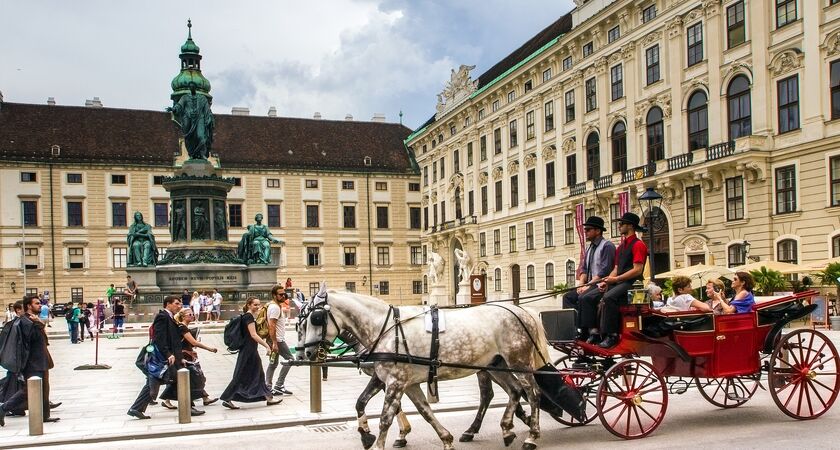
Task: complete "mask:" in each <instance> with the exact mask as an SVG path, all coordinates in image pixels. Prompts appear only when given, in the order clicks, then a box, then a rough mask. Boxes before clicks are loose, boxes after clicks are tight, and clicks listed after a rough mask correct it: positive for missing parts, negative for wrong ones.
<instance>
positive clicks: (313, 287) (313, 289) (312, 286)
mask: <svg viewBox="0 0 840 450" xmlns="http://www.w3.org/2000/svg"><path fill="white" fill-rule="evenodd" d="M320 289H321V287H320V285H319V283H318V282H317V281H316V282H312V283H309V297H314V296H315V295H316V294H317V293H318V291H319V290H320Z"/></svg>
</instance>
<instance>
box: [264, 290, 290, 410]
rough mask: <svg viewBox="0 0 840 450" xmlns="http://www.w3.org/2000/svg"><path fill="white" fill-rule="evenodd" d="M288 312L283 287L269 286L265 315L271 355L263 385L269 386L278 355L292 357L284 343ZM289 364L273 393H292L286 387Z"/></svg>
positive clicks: (282, 370) (277, 362) (278, 358)
mask: <svg viewBox="0 0 840 450" xmlns="http://www.w3.org/2000/svg"><path fill="white" fill-rule="evenodd" d="M288 313H289V299H288V297H286V291H284V290H283V287H282V286H280V285H276V286H274V287H273V288H271V303H269V305H268V311H267V313H266V317H267V318H268V336H269V337H268V343H269V345H270V346H271V355H270V356H269V358H268V369H267V370H266V371H265V385H266V386H269V387H271V385H272V379H273V378H274V371H275V370H277V366H278V365H279V364H280V357H281V356H282V357H283V359H285V360H291V359H293V356H292V352H291V351H289V346H288V345H287V344H286V318H287V316H288ZM289 369H291V366H283V368H282V369H280V375H279V376H278V377H277V383H275V384H274V387H273V388H272V389H271V393H272V394H273V395H292V392H291V391H290V390H288V389H286V375H288V373H289Z"/></svg>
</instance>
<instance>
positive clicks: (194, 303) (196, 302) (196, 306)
mask: <svg viewBox="0 0 840 450" xmlns="http://www.w3.org/2000/svg"><path fill="white" fill-rule="evenodd" d="M190 308H192V310H193V314H194V315H195V320H196V321H198V320H199V317H200V316H201V295H199V293H198V291H193V293H192V298H191V299H190Z"/></svg>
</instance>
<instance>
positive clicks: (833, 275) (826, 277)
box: [814, 263, 840, 298]
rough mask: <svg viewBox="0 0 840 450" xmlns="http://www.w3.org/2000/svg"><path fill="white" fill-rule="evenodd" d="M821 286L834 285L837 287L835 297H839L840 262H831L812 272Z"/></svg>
mask: <svg viewBox="0 0 840 450" xmlns="http://www.w3.org/2000/svg"><path fill="white" fill-rule="evenodd" d="M814 277H815V278H816V279H817V281H819V282H820V285H822V286H834V287H835V288H837V297H838V298H840V263H831V264H829V265H827V266H825V269H823V270H821V271H819V272H817V273H815V274H814Z"/></svg>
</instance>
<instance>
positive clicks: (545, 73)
mask: <svg viewBox="0 0 840 450" xmlns="http://www.w3.org/2000/svg"><path fill="white" fill-rule="evenodd" d="M550 79H551V67H549V68H548V69H545V70H543V83H545V82H546V81H548V80H550Z"/></svg>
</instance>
